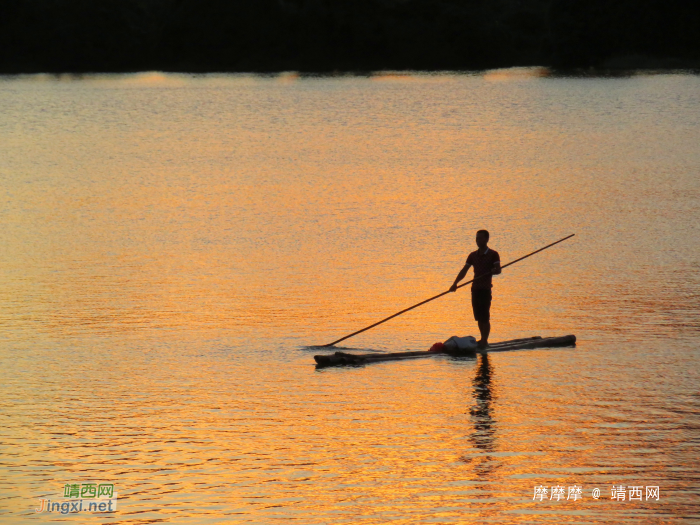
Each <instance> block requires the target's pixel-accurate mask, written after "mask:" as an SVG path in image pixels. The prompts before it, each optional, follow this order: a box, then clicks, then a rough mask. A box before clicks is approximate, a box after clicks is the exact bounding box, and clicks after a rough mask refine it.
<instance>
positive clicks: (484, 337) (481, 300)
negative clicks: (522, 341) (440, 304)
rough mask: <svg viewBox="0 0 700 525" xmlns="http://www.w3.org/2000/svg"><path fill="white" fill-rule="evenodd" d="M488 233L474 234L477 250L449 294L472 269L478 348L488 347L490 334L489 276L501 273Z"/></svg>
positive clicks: (473, 307) (473, 303) (498, 259)
mask: <svg viewBox="0 0 700 525" xmlns="http://www.w3.org/2000/svg"><path fill="white" fill-rule="evenodd" d="M488 242H489V232H487V231H486V230H479V231H478V232H476V245H477V246H478V247H479V249H478V250H476V251H475V252H472V253H470V254H469V257H467V262H466V263H465V265H464V268H462V269H461V270H460V271H459V274H457V278H456V279H455V282H454V283H453V284H452V286H451V287H450V292H454V291H455V290H457V283H458V282H459V281H461V280H462V279H464V276H465V275H467V272H468V271H469V268H470V267H471V266H473V267H474V282H473V283H472V310H474V320H475V321H476V322H477V323H479V332H481V339H480V340H479V341H478V344H479V347H480V348H486V347H487V346H488V345H489V334H490V333H491V287H492V286H493V285H492V284H491V276H492V275H498V274H499V273H501V258H500V257H499V255H498V252H497V251H495V250H492V249H491V248H489V247H488Z"/></svg>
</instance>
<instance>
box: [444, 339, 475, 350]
mask: <svg viewBox="0 0 700 525" xmlns="http://www.w3.org/2000/svg"><path fill="white" fill-rule="evenodd" d="M443 344H444V345H445V350H447V351H450V352H454V351H456V350H476V347H477V344H476V339H475V338H474V337H472V336H471V335H465V336H464V337H457V336H456V335H453V336H452V337H450V338H449V339H448V340H447V341H445V342H444V343H443Z"/></svg>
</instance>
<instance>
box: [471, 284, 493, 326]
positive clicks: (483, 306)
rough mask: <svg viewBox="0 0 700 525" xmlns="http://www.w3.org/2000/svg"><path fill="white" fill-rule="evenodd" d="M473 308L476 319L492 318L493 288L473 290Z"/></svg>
mask: <svg viewBox="0 0 700 525" xmlns="http://www.w3.org/2000/svg"><path fill="white" fill-rule="evenodd" d="M472 310H474V320H475V321H489V320H490V319H491V290H472Z"/></svg>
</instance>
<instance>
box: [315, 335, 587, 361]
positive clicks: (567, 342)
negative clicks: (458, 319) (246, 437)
mask: <svg viewBox="0 0 700 525" xmlns="http://www.w3.org/2000/svg"><path fill="white" fill-rule="evenodd" d="M558 346H576V336H575V335H564V336H561V337H540V336H535V337H525V338H522V339H511V340H510V341H501V342H500V343H493V344H490V345H489V346H488V347H486V348H477V349H476V350H473V351H456V352H448V351H442V352H431V351H429V350H428V351H420V352H394V353H390V354H349V353H346V352H336V353H334V354H330V355H315V356H314V360H315V361H316V367H317V368H323V367H327V366H342V365H364V364H369V363H376V362H379V361H398V360H402V359H416V358H419V357H430V356H433V355H441V354H442V355H444V354H449V355H457V356H471V355H473V356H476V354H488V353H491V352H507V351H510V350H525V349H530V348H552V347H558Z"/></svg>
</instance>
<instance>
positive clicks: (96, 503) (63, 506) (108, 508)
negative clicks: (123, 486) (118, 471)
mask: <svg viewBox="0 0 700 525" xmlns="http://www.w3.org/2000/svg"><path fill="white" fill-rule="evenodd" d="M117 497H118V496H117V493H116V492H115V491H114V484H113V483H67V484H66V485H64V487H63V493H62V494H59V495H58V496H57V497H55V498H53V499H44V498H42V499H40V500H39V507H37V508H35V509H34V512H37V513H43V512H52V513H60V514H78V513H80V512H114V511H116V510H117Z"/></svg>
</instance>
